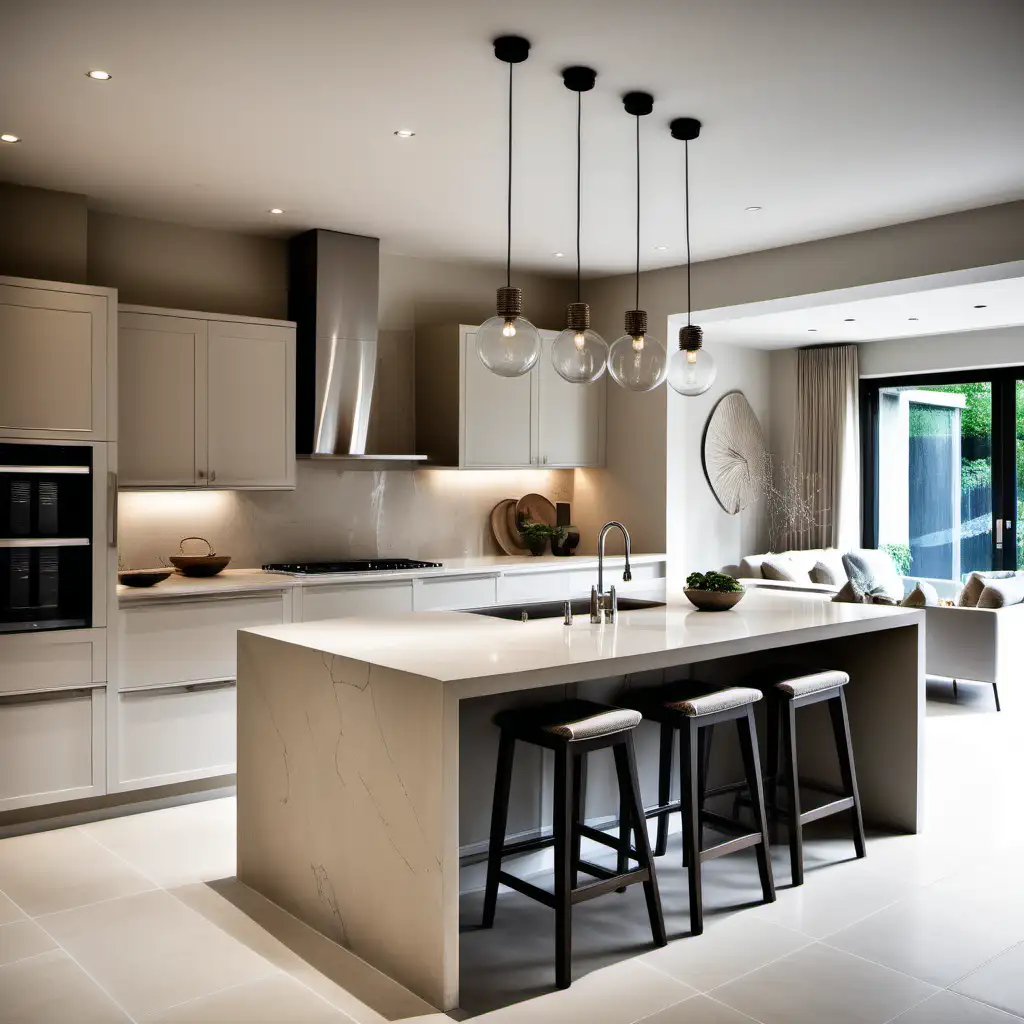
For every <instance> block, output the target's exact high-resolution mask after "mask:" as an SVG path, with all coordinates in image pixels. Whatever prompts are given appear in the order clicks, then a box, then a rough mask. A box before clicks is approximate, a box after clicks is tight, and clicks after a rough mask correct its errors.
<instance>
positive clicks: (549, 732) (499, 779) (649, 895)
mask: <svg viewBox="0 0 1024 1024" xmlns="http://www.w3.org/2000/svg"><path fill="white" fill-rule="evenodd" d="M495 724H496V725H497V726H498V727H499V728H500V729H501V740H500V743H499V747H498V767H497V774H496V777H495V782H494V805H493V809H492V812H491V835H490V845H489V849H488V853H487V884H486V887H485V890H484V914H483V927H484V928H490V927H492V926H493V925H494V914H495V909H496V906H497V899H498V884H499V883H501V884H502V885H507V886H508V887H509V888H510V889H515V890H516V891H517V892H521V893H523V894H524V895H525V896H530V897H531V898H533V899H535V900H538V901H539V902H540V903H543V904H544V905H545V906H547V907H551V908H552V909H553V910H554V911H555V979H556V983H557V985H558V987H559V988H568V987H569V985H570V983H571V981H572V908H573V906H574V905H575V904H577V903H583V902H584V901H585V900H591V899H594V898H595V897H596V896H603V895H605V894H606V893H610V892H612V891H614V890H616V889H618V890H620V891H621V890H622V889H624V888H625V887H626V886H629V885H633V884H635V883H637V882H642V883H643V887H644V896H645V897H646V900H647V912H648V914H649V916H650V919H651V932H652V934H653V936H654V942H655V944H656V945H658V946H664V945H665V944H666V942H667V939H666V936H665V922H664V918H663V917H662V912H661V897H660V896H659V894H658V881H657V877H656V875H655V871H654V862H653V858H652V856H651V849H650V844H649V842H648V839H647V823H646V819H645V817H644V809H643V804H642V803H641V800H640V786H639V783H638V781H637V774H636V759H635V756H634V753H633V730H634V729H635V728H636V727H637V725H639V724H640V714H639V713H638V712H636V711H631V710H628V709H625V708H613V707H608V706H607V705H604V704H594V703H592V702H590V701H584V700H570V701H562V702H560V703H557V704H548V705H544V706H542V707H538V708H529V709H517V710H513V711H504V712H501V713H500V714H498V715H497V716H496V717H495ZM517 740H518V741H521V742H523V743H533V744H536V745H537V746H541V747H546V748H547V749H548V750H553V751H554V753H555V792H554V827H553V830H552V831H553V834H552V835H551V836H547V837H543V838H540V839H530V840H525V841H522V842H517V843H511V844H509V843H506V841H505V840H506V836H505V829H506V825H507V821H508V802H509V793H510V790H511V784H512V763H513V760H514V756H515V745H516V741H517ZM605 747H611V749H612V753H613V755H614V758H615V773H616V776H617V779H618V784H619V802H620V812H621V815H622V817H621V820H620V832H619V837H618V838H617V839H616V838H613V837H612V836H609V835H607V834H606V833H605V832H601V831H599V830H597V829H594V828H589V827H588V826H587V825H585V824H584V822H583V811H584V797H585V793H586V771H587V762H586V757H587V754H589V753H591V751H594V750H601V749H603V748H605ZM630 832H632V833H633V835H634V837H635V845H632V844H631V843H630V841H629V834H630ZM584 836H586V838H588V839H592V840H594V841H595V842H598V843H602V844H603V845H605V846H609V847H611V848H612V849H613V850H615V851H616V853H617V854H618V865H617V869H616V870H614V871H613V870H611V869H609V868H606V867H604V866H602V865H600V864H592V863H590V862H589V861H585V860H581V858H580V845H581V841H582V839H583V837H584ZM547 846H554V848H555V886H554V892H553V893H551V892H548V891H547V890H546V889H541V888H540V887H539V886H536V885H533V884H531V883H530V882H526V881H524V880H523V879H521V878H518V877H517V876H515V875H510V874H508V873H507V872H506V871H503V870H502V866H501V865H502V859H503V858H505V857H510V856H515V855H518V854H523V853H529V852H531V851H533V850H539V849H542V848H544V847H547ZM630 859H632V860H635V861H636V862H637V864H638V866H637V867H635V868H633V869H630V868H629V860H630ZM581 871H582V872H583V873H584V874H587V875H591V876H592V877H594V878H596V879H597V881H596V882H588V883H586V884H584V885H579V884H577V883H578V875H579V872H581Z"/></svg>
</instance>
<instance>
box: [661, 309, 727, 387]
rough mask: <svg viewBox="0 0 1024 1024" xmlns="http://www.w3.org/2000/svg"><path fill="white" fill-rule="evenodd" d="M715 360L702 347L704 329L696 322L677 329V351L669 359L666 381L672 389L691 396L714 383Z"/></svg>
mask: <svg viewBox="0 0 1024 1024" xmlns="http://www.w3.org/2000/svg"><path fill="white" fill-rule="evenodd" d="M717 372H718V371H717V369H716V367H715V361H714V359H712V358H711V356H710V355H708V353H707V351H706V349H705V348H704V331H703V330H701V328H700V327H698V326H697V325H696V324H688V325H687V326H686V327H681V328H680V329H679V351H678V352H676V353H675V354H674V355H673V356H672V359H671V360H670V361H669V366H668V383H669V387H671V388H672V390H673V391H678V392H679V394H681V395H686V396H687V397H688V398H693V397H694V396H696V395H703V394H704V392H705V391H707V390H708V388H710V387H711V385H712V384H714V383H715V374H716V373H717Z"/></svg>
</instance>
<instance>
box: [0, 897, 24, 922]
mask: <svg viewBox="0 0 1024 1024" xmlns="http://www.w3.org/2000/svg"><path fill="white" fill-rule="evenodd" d="M24 916H25V913H24V911H22V910H21V909H20V908H19V907H18V906H17V905H16V904H15V903H14V902H13V901H11V900H10V899H8V898H7V897H6V896H5V895H4V894H3V893H2V892H0V924H10V922H11V921H20V920H21V919H22V918H23V917H24Z"/></svg>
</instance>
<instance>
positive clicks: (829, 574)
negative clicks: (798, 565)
mask: <svg viewBox="0 0 1024 1024" xmlns="http://www.w3.org/2000/svg"><path fill="white" fill-rule="evenodd" d="M811 582H812V583H827V584H828V585H829V586H830V587H838V586H840V585H841V584H843V583H845V582H846V572H845V571H844V570H843V567H842V565H841V564H840V566H839V568H838V571H837V570H836V566H834V565H830V564H829V563H828V562H815V563H814V568H813V569H811Z"/></svg>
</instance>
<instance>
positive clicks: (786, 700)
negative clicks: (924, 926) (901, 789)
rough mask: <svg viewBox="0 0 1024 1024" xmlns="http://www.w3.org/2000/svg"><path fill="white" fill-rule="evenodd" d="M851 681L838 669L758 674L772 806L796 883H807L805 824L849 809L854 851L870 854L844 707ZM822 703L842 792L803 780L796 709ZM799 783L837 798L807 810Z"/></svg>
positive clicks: (769, 799) (769, 800) (860, 855)
mask: <svg viewBox="0 0 1024 1024" xmlns="http://www.w3.org/2000/svg"><path fill="white" fill-rule="evenodd" d="M849 682H850V677H849V675H848V674H847V673H846V672H842V671H839V670H838V669H826V670H825V671H819V672H810V673H801V672H799V671H796V672H794V671H793V670H782V671H778V670H776V671H775V672H765V673H762V675H761V678H760V685H761V686H763V687H764V690H765V693H766V695H767V697H768V709H767V710H768V756H767V762H768V765H767V790H768V806H769V809H770V811H771V813H772V816H773V818H774V819H775V820H777V821H781V822H783V823H785V824H786V825H787V827H788V831H789V863H790V872H791V874H792V879H793V885H802V884H803V880H804V853H803V850H804V840H803V830H804V825H807V824H809V823H810V822H812V821H818V820H819V819H821V818H827V817H830V816H831V815H833V814H840V813H845V812H849V814H850V818H851V822H852V829H853V843H854V849H855V851H856V854H857V856H858V857H863V856H865V853H866V848H865V842H864V819H863V817H862V815H861V809H860V794H859V792H858V790H857V771H856V768H855V766H854V760H853V742H852V740H851V737H850V718H849V714H848V713H847V709H846V693H845V688H846V686H847V684H848V683H849ZM822 702H825V703H827V704H828V711H829V717H830V719H831V723H832V735H833V739H834V742H835V747H836V754H837V755H838V759H839V775H840V779H841V782H842V785H841V788H839V789H838V790H835V789H831V788H825V787H824V786H822V785H821V784H820V783H814V784H813V785H812V784H809V783H807V782H806V781H804V780H801V778H800V770H799V756H798V753H797V731H796V712H797V710H798V709H799V708H804V707H809V706H810V705H811V704H820V703H822ZM780 754H781V757H780ZM780 761H781V764H780ZM801 787H803V788H806V789H819V790H823V791H824V792H825V793H826V794H829V795H831V796H833V797H834V799H832V800H829V801H827V802H826V803H823V804H819V805H818V806H817V807H812V808H809V809H807V810H804V809H803V806H802V802H801V792H800V790H801ZM780 788H784V789H785V790H786V791H787V793H788V801H787V806H786V807H782V806H781V804H780V801H779V789H780Z"/></svg>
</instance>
